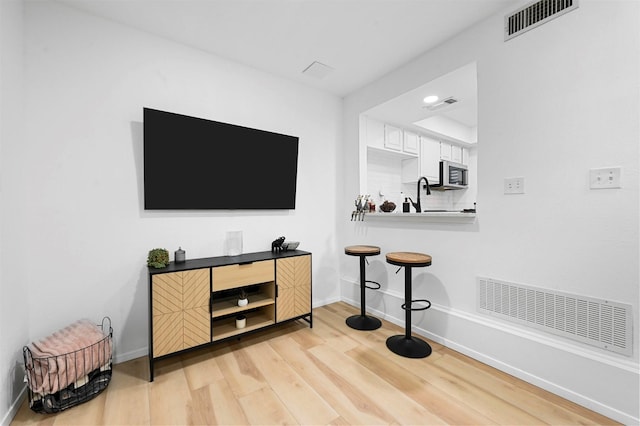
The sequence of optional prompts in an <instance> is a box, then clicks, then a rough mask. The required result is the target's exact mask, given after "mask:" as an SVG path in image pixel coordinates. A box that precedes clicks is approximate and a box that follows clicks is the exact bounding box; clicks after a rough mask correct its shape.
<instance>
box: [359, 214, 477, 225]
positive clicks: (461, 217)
mask: <svg viewBox="0 0 640 426" xmlns="http://www.w3.org/2000/svg"><path fill="white" fill-rule="evenodd" d="M476 215H477V213H462V212H455V211H447V212H426V213H398V212H393V213H366V214H365V217H364V220H365V221H366V220H407V221H421V222H453V223H473V222H475V221H476Z"/></svg>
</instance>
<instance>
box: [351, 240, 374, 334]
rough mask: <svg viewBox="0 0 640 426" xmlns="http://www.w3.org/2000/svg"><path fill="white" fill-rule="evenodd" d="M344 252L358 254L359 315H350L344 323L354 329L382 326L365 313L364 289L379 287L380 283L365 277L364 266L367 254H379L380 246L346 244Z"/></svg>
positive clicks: (352, 254) (371, 328) (372, 328)
mask: <svg viewBox="0 0 640 426" xmlns="http://www.w3.org/2000/svg"><path fill="white" fill-rule="evenodd" d="M344 253H345V254H347V255H349V256H358V257H359V258H360V315H352V316H350V317H349V318H347V320H346V323H347V325H348V326H349V327H351V328H353V329H356V330H376V329H378V328H380V327H381V326H382V321H380V320H379V319H378V318H375V317H372V316H370V315H367V314H366V312H365V302H366V300H365V299H366V298H365V289H367V288H368V289H371V290H378V289H380V284H379V283H377V282H375V281H370V280H367V279H366V278H365V270H364V267H365V262H367V259H366V258H367V256H376V255H378V254H380V247H378V246H367V245H356V246H347V247H345V248H344ZM367 283H371V284H374V285H375V286H369V285H367Z"/></svg>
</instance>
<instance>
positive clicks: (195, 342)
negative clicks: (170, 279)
mask: <svg viewBox="0 0 640 426" xmlns="http://www.w3.org/2000/svg"><path fill="white" fill-rule="evenodd" d="M209 271H210V269H209V268H206V269H194V270H191V271H184V272H183V276H182V286H183V291H182V304H183V309H184V317H183V324H182V330H183V333H184V334H183V336H184V346H183V349H188V348H192V347H194V346H199V345H202V344H204V343H208V342H210V341H211V314H210V313H209V299H210V297H211V290H210V285H209V274H210V272H209Z"/></svg>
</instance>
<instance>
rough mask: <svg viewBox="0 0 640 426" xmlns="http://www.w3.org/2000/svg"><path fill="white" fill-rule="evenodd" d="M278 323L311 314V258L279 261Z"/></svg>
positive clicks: (277, 275)
mask: <svg viewBox="0 0 640 426" xmlns="http://www.w3.org/2000/svg"><path fill="white" fill-rule="evenodd" d="M276 284H277V286H278V297H277V298H276V321H277V322H280V321H284V320H287V319H289V318H295V317H298V316H301V315H304V314H308V313H310V312H311V256H310V255H305V256H296V257H288V258H285V259H278V260H277V263H276Z"/></svg>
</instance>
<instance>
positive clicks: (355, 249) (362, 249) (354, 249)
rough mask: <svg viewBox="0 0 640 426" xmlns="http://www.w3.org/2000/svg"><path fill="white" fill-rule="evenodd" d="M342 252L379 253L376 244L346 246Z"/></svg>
mask: <svg viewBox="0 0 640 426" xmlns="http://www.w3.org/2000/svg"><path fill="white" fill-rule="evenodd" d="M344 253H345V254H348V255H349V256H375V255H378V254H380V247H377V246H347V247H345V248H344Z"/></svg>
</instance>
